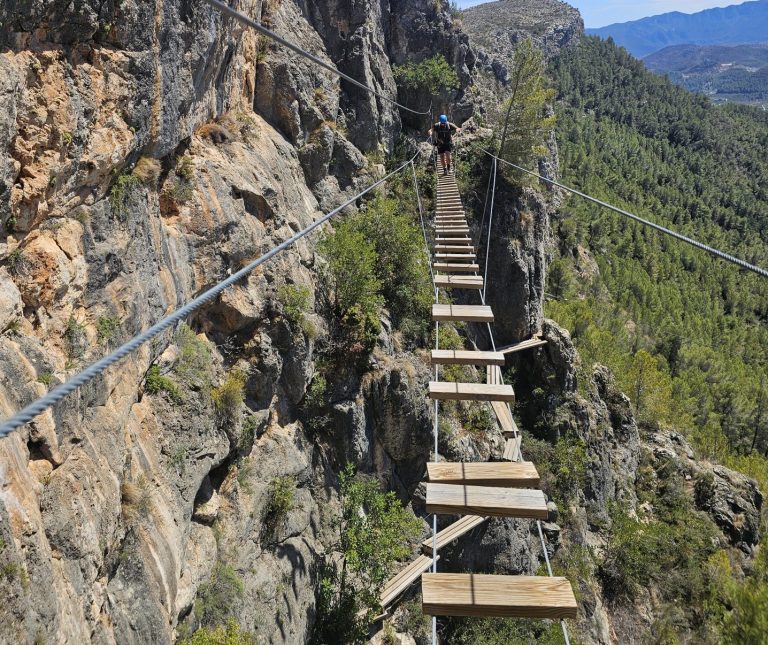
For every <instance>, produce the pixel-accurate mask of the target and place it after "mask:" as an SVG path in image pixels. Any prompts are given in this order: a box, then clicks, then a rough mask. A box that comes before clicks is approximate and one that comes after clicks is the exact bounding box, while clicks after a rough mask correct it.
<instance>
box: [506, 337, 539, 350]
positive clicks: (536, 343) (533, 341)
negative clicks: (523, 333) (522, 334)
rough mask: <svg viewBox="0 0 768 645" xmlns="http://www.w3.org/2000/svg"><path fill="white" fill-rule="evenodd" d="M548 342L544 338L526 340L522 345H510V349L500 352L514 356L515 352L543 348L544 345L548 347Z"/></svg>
mask: <svg viewBox="0 0 768 645" xmlns="http://www.w3.org/2000/svg"><path fill="white" fill-rule="evenodd" d="M546 344H547V341H546V340H544V339H542V338H536V337H534V338H529V339H528V340H524V341H522V342H520V343H517V344H515V345H510V346H509V347H504V348H502V349H500V350H499V351H500V352H503V353H504V354H514V353H515V352H520V351H522V350H524V349H531V348H533V347H541V346H542V345H546Z"/></svg>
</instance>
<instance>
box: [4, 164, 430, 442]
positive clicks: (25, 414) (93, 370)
mask: <svg viewBox="0 0 768 645" xmlns="http://www.w3.org/2000/svg"><path fill="white" fill-rule="evenodd" d="M420 154H421V152H417V153H416V154H415V155H414V156H413V157H412V158H411V159H409V160H408V161H406V162H405V163H404V164H402V165H401V166H400V167H399V168H397V169H396V170H393V171H392V172H391V173H389V174H388V175H386V176H385V177H383V178H382V179H379V180H378V181H377V182H375V183H373V184H371V185H370V186H368V188H366V189H365V190H363V191H362V192H360V193H358V194H357V195H355V196H354V197H350V198H349V199H348V200H347V201H345V202H344V203H343V204H341V205H340V206H337V207H336V208H334V209H333V210H332V211H330V212H329V213H327V214H325V215H323V216H322V217H321V218H319V219H317V220H315V221H314V222H312V224H310V225H309V226H307V227H306V228H304V229H302V230H301V231H299V232H298V233H296V234H295V235H293V236H291V237H290V238H288V239H287V240H285V241H284V242H282V243H280V244H278V245H277V246H275V247H273V248H272V249H271V250H270V251H268V252H267V253H265V254H264V255H262V256H260V257H259V258H257V259H256V260H254V261H253V262H251V263H250V264H248V265H247V266H245V267H243V268H242V269H240V270H239V271H238V272H237V273H233V274H232V275H231V276H230V277H228V278H227V279H226V280H222V281H221V282H219V283H218V284H216V285H214V286H213V287H211V288H210V289H208V290H207V291H205V292H204V293H202V294H200V295H199V296H197V297H196V298H194V299H193V300H191V301H190V302H188V303H187V304H186V305H184V306H183V307H180V308H179V309H177V310H176V311H175V312H173V313H172V314H170V315H169V316H166V317H165V318H163V319H162V320H160V321H159V322H157V323H155V324H154V325H152V327H150V328H149V329H147V330H146V331H144V332H142V333H140V334H137V335H136V336H134V337H133V338H132V339H131V340H129V341H127V342H126V343H124V344H123V345H121V346H120V347H118V348H117V349H116V350H115V351H113V352H112V353H111V354H108V355H107V356H105V357H103V358H101V359H100V360H98V361H96V362H95V363H93V364H92V365H90V366H88V367H87V368H86V369H84V370H83V371H82V372H80V373H79V374H77V375H75V376H74V377H72V378H71V379H69V380H68V381H66V382H65V383H62V384H61V385H59V386H57V387H55V388H54V389H52V390H51V391H50V392H48V394H46V395H45V396H43V397H41V398H39V399H37V400H36V401H33V402H32V403H30V404H29V405H27V406H26V407H24V408H23V409H22V410H20V411H19V412H17V413H16V414H14V415H13V416H11V417H10V418H9V419H6V420H5V421H3V423H2V425H0V439H2V438H3V437H5V436H7V435H8V434H10V433H11V432H13V431H14V430H17V429H18V428H20V427H21V426H23V425H25V424H27V423H29V422H30V421H32V419H34V418H35V417H37V416H38V415H40V414H42V413H43V412H45V411H46V410H48V409H49V408H51V407H53V406H54V405H56V404H57V403H58V402H59V401H61V400H62V399H64V398H65V397H67V396H68V395H69V394H71V393H72V392H74V391H75V390H76V389H78V388H80V387H81V386H83V385H85V384H86V383H88V382H89V381H91V380H93V379H94V378H96V377H97V376H99V375H100V374H101V373H102V372H104V371H105V370H106V369H107V368H108V367H111V366H112V365H114V364H115V363H117V362H118V361H120V360H121V359H123V358H125V357H126V356H127V355H128V354H131V353H133V352H134V351H136V350H137V349H138V348H139V347H141V346H142V345H144V344H145V343H147V342H148V341H150V340H152V339H153V338H155V337H156V336H158V335H160V334H161V333H162V332H163V331H165V330H166V329H168V328H170V327H171V326H173V325H175V324H176V323H178V322H181V321H182V320H183V319H184V318H186V317H187V316H188V315H189V314H191V313H192V312H194V311H196V310H198V309H199V308H200V307H202V306H203V305H204V304H206V303H208V302H210V301H211V300H213V299H214V298H215V297H216V296H218V295H219V294H220V293H222V292H223V291H224V290H225V289H227V288H228V287H231V286H232V285H234V284H235V283H236V282H238V281H239V280H241V279H242V278H244V277H245V276H247V275H249V274H250V273H252V272H253V271H254V270H255V269H256V268H257V267H259V266H261V265H262V264H264V263H265V262H267V261H269V260H270V259H272V258H273V257H274V256H276V255H277V254H278V253H280V252H281V251H284V250H285V249H287V248H289V247H291V246H293V244H295V243H296V242H297V241H298V240H300V239H301V238H303V237H305V236H307V235H308V234H309V233H311V232H312V231H314V230H315V229H316V228H318V227H319V226H321V225H322V224H324V223H325V222H327V221H328V220H330V219H331V218H332V217H333V216H334V215H337V214H338V213H340V212H341V211H342V210H344V209H345V208H346V207H347V206H349V205H351V204H353V203H354V202H356V201H357V200H358V199H360V198H361V197H363V196H365V195H367V194H368V193H369V192H371V191H372V190H373V189H374V188H377V187H378V186H381V185H382V184H383V183H385V182H386V181H387V180H388V179H389V178H390V177H392V176H394V175H396V174H398V173H399V172H400V171H401V170H403V169H404V168H407V167H408V166H409V165H410V164H411V163H413V161H414V160H415V159H416V158H417V157H418V156H419V155H420Z"/></svg>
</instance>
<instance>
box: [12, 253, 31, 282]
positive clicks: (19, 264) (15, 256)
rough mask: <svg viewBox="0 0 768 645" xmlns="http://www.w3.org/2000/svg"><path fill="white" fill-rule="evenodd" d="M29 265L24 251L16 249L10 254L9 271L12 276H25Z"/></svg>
mask: <svg viewBox="0 0 768 645" xmlns="http://www.w3.org/2000/svg"><path fill="white" fill-rule="evenodd" d="M28 264H29V263H28V261H27V257H26V255H25V254H24V251H23V249H21V248H19V247H16V248H15V249H13V251H11V252H10V253H9V254H8V271H9V273H10V274H11V275H14V276H20V275H23V274H24V273H25V272H26V270H27V266H28Z"/></svg>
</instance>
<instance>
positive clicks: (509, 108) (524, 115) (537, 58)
mask: <svg viewBox="0 0 768 645" xmlns="http://www.w3.org/2000/svg"><path fill="white" fill-rule="evenodd" d="M509 92H510V93H509V96H508V97H507V99H506V100H505V101H504V103H503V104H502V106H501V110H500V113H499V121H498V127H497V136H498V137H499V148H498V156H499V157H501V158H502V159H505V160H507V161H510V162H512V163H514V164H518V165H522V166H525V165H527V164H529V163H530V162H531V161H532V160H533V159H534V158H536V157H539V156H542V155H544V154H545V153H546V148H545V147H544V140H545V139H546V137H547V135H548V134H549V132H550V131H551V130H552V128H553V127H554V125H555V117H554V115H548V114H547V112H548V107H547V106H548V104H549V102H550V101H552V99H553V98H554V95H555V93H554V91H553V90H551V89H549V88H548V87H547V81H546V76H545V70H544V58H543V56H542V55H541V52H540V51H539V50H538V49H536V47H535V46H534V45H533V43H532V42H531V41H530V40H524V41H523V42H521V43H520V44H519V45H518V46H517V49H516V50H515V60H514V65H513V67H512V73H511V75H510V82H509Z"/></svg>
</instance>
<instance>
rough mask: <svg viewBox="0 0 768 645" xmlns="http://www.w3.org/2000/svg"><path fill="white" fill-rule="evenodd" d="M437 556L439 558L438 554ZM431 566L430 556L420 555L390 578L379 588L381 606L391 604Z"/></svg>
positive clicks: (384, 606)
mask: <svg viewBox="0 0 768 645" xmlns="http://www.w3.org/2000/svg"><path fill="white" fill-rule="evenodd" d="M437 557H438V559H440V556H437ZM431 566H432V556H431V555H430V556H429V557H428V556H426V555H420V556H419V557H418V558H416V559H415V560H414V561H413V562H411V564H409V565H408V566H407V567H405V568H404V569H403V570H402V571H400V573H398V574H397V575H396V576H394V577H393V578H390V579H389V580H388V581H387V584H385V585H384V588H383V589H382V590H381V595H380V602H381V606H382V608H386V607H387V605H390V604H392V603H393V602H394V601H395V600H396V599H397V597H398V596H399V595H400V594H402V593H403V592H404V591H405V590H406V589H408V587H410V586H411V585H412V584H413V583H414V582H415V581H416V579H417V578H418V577H419V576H420V575H421V574H422V573H424V572H425V571H426V570H427V569H429V567H431Z"/></svg>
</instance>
